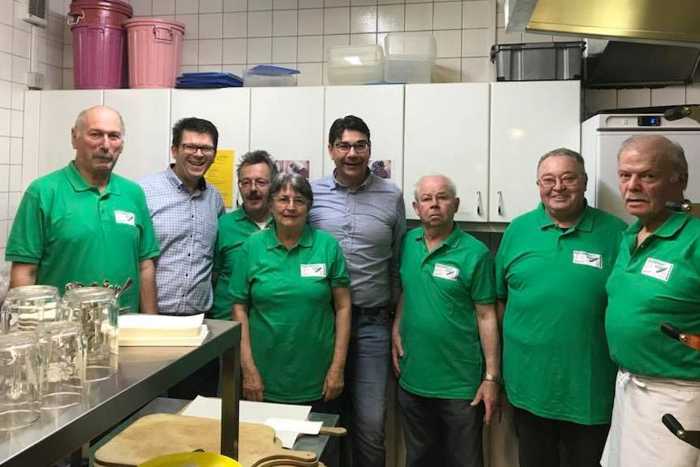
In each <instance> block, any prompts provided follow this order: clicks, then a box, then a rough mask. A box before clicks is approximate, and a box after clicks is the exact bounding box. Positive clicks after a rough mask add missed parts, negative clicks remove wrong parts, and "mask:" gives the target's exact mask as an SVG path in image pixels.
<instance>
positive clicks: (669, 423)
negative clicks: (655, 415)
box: [661, 413, 700, 449]
mask: <svg viewBox="0 0 700 467" xmlns="http://www.w3.org/2000/svg"><path fill="white" fill-rule="evenodd" d="M661 421H662V422H663V424H664V425H666V428H668V429H669V431H671V433H673V434H674V435H675V436H676V438H678V439H680V440H681V441H685V442H686V443H688V444H690V445H691V446H693V447H696V448H698V449H700V431H697V430H693V431H687V430H686V429H685V428H683V425H681V423H680V422H679V421H678V420H676V417H674V416H673V415H671V414H670V413H667V414H665V415H664V416H663V417H661Z"/></svg>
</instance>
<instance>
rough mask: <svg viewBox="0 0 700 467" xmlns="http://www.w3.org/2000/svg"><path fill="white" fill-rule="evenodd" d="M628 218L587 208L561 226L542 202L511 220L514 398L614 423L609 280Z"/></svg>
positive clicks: (506, 268) (507, 292)
mask: <svg viewBox="0 0 700 467" xmlns="http://www.w3.org/2000/svg"><path fill="white" fill-rule="evenodd" d="M624 228H625V224H624V223H623V222H622V221H621V220H620V219H618V218H617V217H615V216H612V215H610V214H607V213H605V212H603V211H600V210H598V209H595V208H592V207H589V206H587V207H586V208H585V210H584V213H583V215H582V216H581V219H579V221H578V223H577V224H576V225H575V226H573V227H571V228H568V229H561V228H559V227H558V226H557V225H556V224H555V223H554V222H553V221H552V219H551V218H550V217H549V215H548V214H547V212H546V211H545V208H544V206H543V205H542V204H540V206H539V207H538V208H537V209H535V210H533V211H530V212H529V213H526V214H524V215H522V216H520V217H518V218H516V219H515V220H513V222H512V223H511V224H510V226H509V227H508V229H507V230H506V232H505V234H504V235H503V239H502V241H501V245H500V246H499V249H498V254H497V255H496V290H497V295H498V298H499V299H501V300H506V310H505V316H504V320H503V376H504V379H505V384H506V391H507V394H508V399H509V400H510V402H511V403H512V404H513V405H514V406H516V407H519V408H522V409H525V410H528V411H529V412H532V413H534V414H535V415H538V416H540V417H545V418H551V419H557V420H566V421H570V422H574V423H580V424H585V425H594V424H602V423H608V422H610V414H611V411H612V402H613V394H614V389H615V388H614V379H615V373H616V367H615V365H614V363H613V362H612V360H611V359H610V356H609V352H608V346H607V342H606V339H605V329H604V320H605V318H604V313H605V307H606V304H607V298H606V294H605V282H606V280H607V279H608V276H609V274H610V271H612V267H613V264H614V262H615V258H616V256H617V252H618V247H619V243H620V237H621V232H622V231H623V230H624Z"/></svg>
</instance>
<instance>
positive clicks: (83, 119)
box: [73, 105, 124, 136]
mask: <svg viewBox="0 0 700 467" xmlns="http://www.w3.org/2000/svg"><path fill="white" fill-rule="evenodd" d="M103 116H104V117H113V116H116V117H117V118H118V119H119V125H120V126H121V134H122V136H123V135H124V119H123V118H122V116H121V114H120V113H119V112H117V111H116V110H114V109H113V108H111V107H107V106H106V105H95V106H92V107H89V108H87V109H85V110H83V111H82V112H80V113H79V114H78V117H77V118H76V119H75V124H74V125H73V130H74V131H79V132H83V131H85V129H86V128H87V125H88V121H89V120H90V119H91V118H93V117H103Z"/></svg>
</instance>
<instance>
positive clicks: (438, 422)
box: [399, 387, 484, 467]
mask: <svg viewBox="0 0 700 467" xmlns="http://www.w3.org/2000/svg"><path fill="white" fill-rule="evenodd" d="M470 402H471V401H469V400H462V399H436V398H430V397H421V396H417V395H415V394H411V393H409V392H407V391H405V390H403V389H402V388H400V387H399V407H400V408H401V426H402V427H403V433H404V437H405V439H406V467H428V466H431V467H432V466H435V467H438V466H439V467H482V466H483V448H482V444H481V437H482V428H483V420H484V406H483V404H479V405H477V406H476V407H472V406H471V405H469V403H470Z"/></svg>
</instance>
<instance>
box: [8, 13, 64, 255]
mask: <svg viewBox="0 0 700 467" xmlns="http://www.w3.org/2000/svg"><path fill="white" fill-rule="evenodd" d="M48 4H49V8H48V10H49V13H48V19H49V22H48V27H47V28H38V27H36V26H32V25H30V24H29V23H26V22H24V21H22V20H21V17H22V14H23V12H24V11H25V10H26V9H27V1H26V0H21V1H15V0H0V253H2V254H3V256H4V251H5V244H6V241H7V233H8V229H9V226H10V225H11V222H12V219H13V218H14V214H15V211H16V210H17V205H18V204H19V199H20V195H21V190H22V187H21V181H22V142H23V138H22V136H23V132H24V129H23V120H24V119H23V117H24V91H25V90H26V89H27V76H26V75H27V72H29V71H36V72H40V73H42V74H43V76H44V84H45V86H44V88H45V89H61V87H62V85H63V83H62V74H61V68H62V66H63V24H64V22H65V16H63V9H64V4H63V0H49V2H48Z"/></svg>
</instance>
